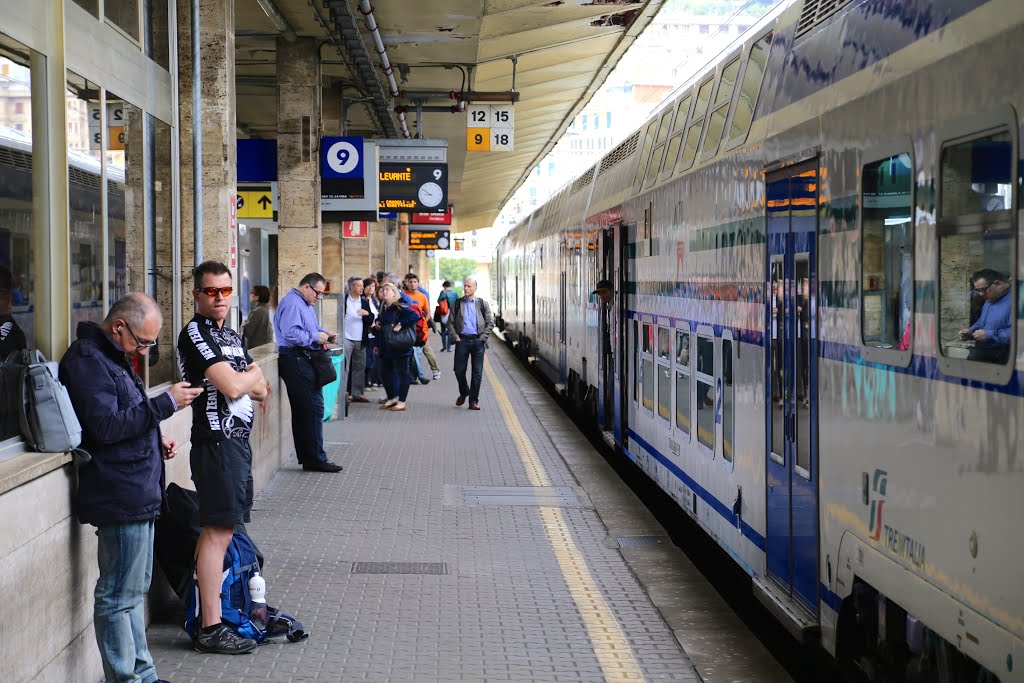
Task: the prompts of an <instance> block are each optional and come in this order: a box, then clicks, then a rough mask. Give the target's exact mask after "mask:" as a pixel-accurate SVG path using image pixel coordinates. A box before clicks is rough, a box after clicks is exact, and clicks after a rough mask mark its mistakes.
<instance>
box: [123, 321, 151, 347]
mask: <svg viewBox="0 0 1024 683" xmlns="http://www.w3.org/2000/svg"><path fill="white" fill-rule="evenodd" d="M124 326H125V327H127V328H128V333H129V334H130V335H132V339H134V340H135V344H136V345H138V347H139V348H140V349H151V348H153V347H154V346H156V342H155V341H142V340H141V339H139V338H138V337H136V336H135V332H133V331H132V327H131V325H129V324H128V323H127V321H126V322H125V324H124Z"/></svg>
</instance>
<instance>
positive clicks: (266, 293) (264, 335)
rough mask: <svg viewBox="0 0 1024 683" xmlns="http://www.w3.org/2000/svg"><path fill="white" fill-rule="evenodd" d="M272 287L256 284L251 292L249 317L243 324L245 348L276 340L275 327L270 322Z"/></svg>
mask: <svg viewBox="0 0 1024 683" xmlns="http://www.w3.org/2000/svg"><path fill="white" fill-rule="evenodd" d="M269 303H270V289H269V288H267V287H264V286H263V285H256V286H255V287H253V288H252V291H251V292H249V306H250V307H251V308H250V309H249V317H248V318H246V320H245V325H243V326H242V339H243V340H244V341H245V348H247V349H254V348H256V347H257V346H263V345H264V344H269V343H270V342H272V341H274V328H273V326H272V325H271V324H270V309H269V308H268V307H267V305H268V304H269Z"/></svg>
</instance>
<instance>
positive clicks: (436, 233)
mask: <svg viewBox="0 0 1024 683" xmlns="http://www.w3.org/2000/svg"><path fill="white" fill-rule="evenodd" d="M450 248H451V232H450V231H449V230H417V229H415V228H410V229H409V249H411V250H413V251H426V250H429V249H450Z"/></svg>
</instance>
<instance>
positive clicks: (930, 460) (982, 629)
mask: <svg viewBox="0 0 1024 683" xmlns="http://www.w3.org/2000/svg"><path fill="white" fill-rule="evenodd" d="M1020 45H1024V3H1021V2H1019V1H1018V0H795V1H794V2H792V3H788V4H785V5H784V6H781V7H778V8H776V9H775V10H773V11H772V12H771V13H770V14H769V15H767V16H766V17H765V18H764V19H763V20H761V21H760V22H759V23H757V24H756V25H755V26H752V27H751V28H750V29H749V30H748V31H746V32H745V33H744V34H743V35H742V36H740V37H738V38H737V41H736V42H735V43H734V44H732V45H731V46H730V47H729V48H727V49H725V50H723V51H722V52H721V53H720V54H718V55H717V56H716V57H715V58H714V59H712V60H711V61H710V62H709V63H708V64H707V65H706V66H705V67H704V68H702V69H701V70H700V71H699V72H698V73H697V74H696V75H695V76H693V77H692V78H691V79H689V80H688V81H687V82H686V83H685V84H683V85H682V86H680V87H679V88H678V89H677V90H676V91H675V92H674V93H673V94H672V96H671V97H669V98H668V99H667V100H666V101H665V102H664V103H663V104H662V105H660V106H659V108H658V109H657V110H656V111H655V112H654V113H653V114H652V115H651V116H650V117H649V118H648V119H647V120H646V121H644V122H643V123H642V125H641V126H640V127H639V128H638V129H637V130H636V131H635V132H633V133H632V134H631V135H629V136H628V137H626V138H625V139H624V140H623V141H622V142H621V143H620V144H619V145H618V146H616V147H615V148H613V149H612V150H611V151H609V152H608V153H607V154H605V155H604V156H603V157H602V158H601V159H599V160H598V161H597V162H596V163H594V165H593V166H592V167H590V168H589V169H588V170H587V171H586V172H584V173H583V174H582V175H580V176H579V177H577V178H576V179H575V180H573V181H571V182H569V183H568V184H567V185H565V186H564V187H562V188H561V189H560V190H558V191H557V192H556V193H555V194H554V195H553V196H552V197H551V198H550V199H549V200H548V201H546V202H545V203H544V204H543V205H542V206H540V207H538V208H536V209H535V210H533V211H532V213H530V214H529V215H527V216H525V217H523V218H522V219H521V220H520V221H519V222H518V223H517V224H516V225H515V226H514V227H513V228H512V229H511V230H510V231H509V232H508V234H507V235H506V236H505V237H504V238H503V239H502V241H501V242H500V243H499V245H498V247H497V250H496V254H495V260H494V268H493V269H492V271H493V275H492V276H493V282H492V291H493V292H495V299H496V301H495V303H496V313H497V320H498V325H499V328H500V329H502V330H503V332H504V335H503V336H504V337H505V339H506V340H507V342H508V343H509V344H510V345H511V346H512V348H514V349H515V351H516V352H517V353H519V354H520V355H521V356H522V357H523V358H524V360H527V361H528V362H530V363H531V364H532V365H533V367H534V368H535V369H536V371H537V372H538V373H539V374H540V375H541V377H542V378H544V379H545V380H547V381H548V382H549V383H550V385H551V386H553V387H554V389H555V390H557V391H558V392H559V393H560V394H562V395H563V396H564V397H565V399H566V401H567V402H568V403H569V404H570V405H572V406H576V407H578V408H579V409H581V410H583V411H584V412H585V414H586V416H587V417H588V418H589V419H590V420H592V422H593V424H594V425H595V429H597V430H599V431H598V433H599V434H600V436H601V438H603V439H604V441H606V442H607V443H608V445H609V446H610V447H611V448H612V449H614V452H615V453H616V454H618V456H619V457H627V458H629V459H630V460H631V461H633V462H634V463H635V464H636V466H637V467H638V468H639V469H640V470H642V472H643V473H644V474H645V475H647V476H648V477H650V479H651V480H653V481H654V482H655V483H656V484H657V486H658V487H660V488H661V489H663V490H664V491H665V492H666V493H667V494H668V495H669V496H671V497H672V499H673V500H674V501H675V502H676V503H677V504H678V507H679V509H680V511H681V512H682V513H685V514H686V515H687V516H689V517H690V518H692V519H693V520H694V522H695V523H696V524H698V525H699V528H700V529H701V530H702V531H703V532H704V533H706V534H707V535H709V536H710V537H711V538H713V539H714V541H715V542H716V543H717V544H718V545H719V546H720V547H721V548H722V549H723V550H724V551H725V553H727V554H728V556H729V557H730V558H731V559H732V561H734V562H735V563H736V565H737V566H738V567H740V568H742V570H743V571H744V572H745V573H746V575H747V576H749V582H750V586H751V589H752V590H753V592H754V593H755V594H756V595H757V598H758V599H759V600H760V601H761V602H762V603H763V604H764V605H765V606H766V607H767V609H768V610H769V611H770V613H771V614H772V616H773V617H775V618H776V619H777V620H778V623H779V624H780V625H781V626H783V627H785V628H786V629H787V630H788V631H789V632H790V633H792V634H793V635H794V637H796V638H798V639H799V640H800V641H801V642H804V643H807V644H809V646H811V647H817V646H820V647H821V648H822V649H823V650H824V651H825V652H827V653H828V654H829V655H830V656H832V657H834V658H835V659H836V660H837V661H838V663H840V664H841V665H842V666H843V667H850V668H851V669H853V670H856V671H859V672H860V675H861V676H862V677H864V678H866V679H868V680H879V681H881V680H908V681H1024V662H1022V661H1021V660H1020V659H1018V658H1020V657H1022V656H1024V578H1022V577H1024V572H1022V571H1021V568H1020V567H1019V566H1018V565H1017V563H1018V562H1020V561H1021V559H1022V555H1021V552H1020V548H1021V546H1020V545H1018V544H1019V542H1020V538H1021V533H1020V531H1019V530H1018V529H1017V524H1018V523H1019V520H1020V519H1022V518H1024V444H1022V434H1021V432H1022V425H1024V419H1022V418H1024V396H1022V394H1024V389H1022V386H1024V352H1022V351H1024V348H1022V347H1024V344H1022V343H1021V342H1022V334H1024V322H1022V320H1024V295H1022V290H1021V288H1020V281H1021V277H1022V275H1024V239H1022V233H1021V230H1022V229H1021V216H1020V205H1019V200H1020V190H1021V186H1020V184H1021V182H1022V173H1021V172H1022V169H1024V159H1022V156H1021V149H1020V140H1021V133H1022V129H1021V125H1022V123H1024V119H1022V118H1021V116H1022V107H1024V72H1022V70H1021V69H1020V68H1019V65H1018V51H1019V50H1018V48H1019V46H1020ZM602 281H607V282H602ZM598 283H601V284H602V285H608V286H609V287H610V297H609V296H605V297H600V296H597V295H595V294H594V293H593V290H594V289H595V287H596V286H597V285H598ZM604 299H607V301H605V300H604ZM741 575H742V574H741Z"/></svg>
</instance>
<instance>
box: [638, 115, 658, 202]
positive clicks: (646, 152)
mask: <svg viewBox="0 0 1024 683" xmlns="http://www.w3.org/2000/svg"><path fill="white" fill-rule="evenodd" d="M657 125H658V122H657V121H651V122H650V123H649V124H648V125H647V130H645V131H644V144H643V147H641V148H640V155H639V158H638V159H637V162H636V175H634V176H633V191H634V192H639V191H640V184H641V183H642V182H643V180H644V174H645V173H646V172H647V164H648V163H649V162H650V158H651V147H652V146H653V145H654V133H655V130H654V129H655V127H656V126H657Z"/></svg>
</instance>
